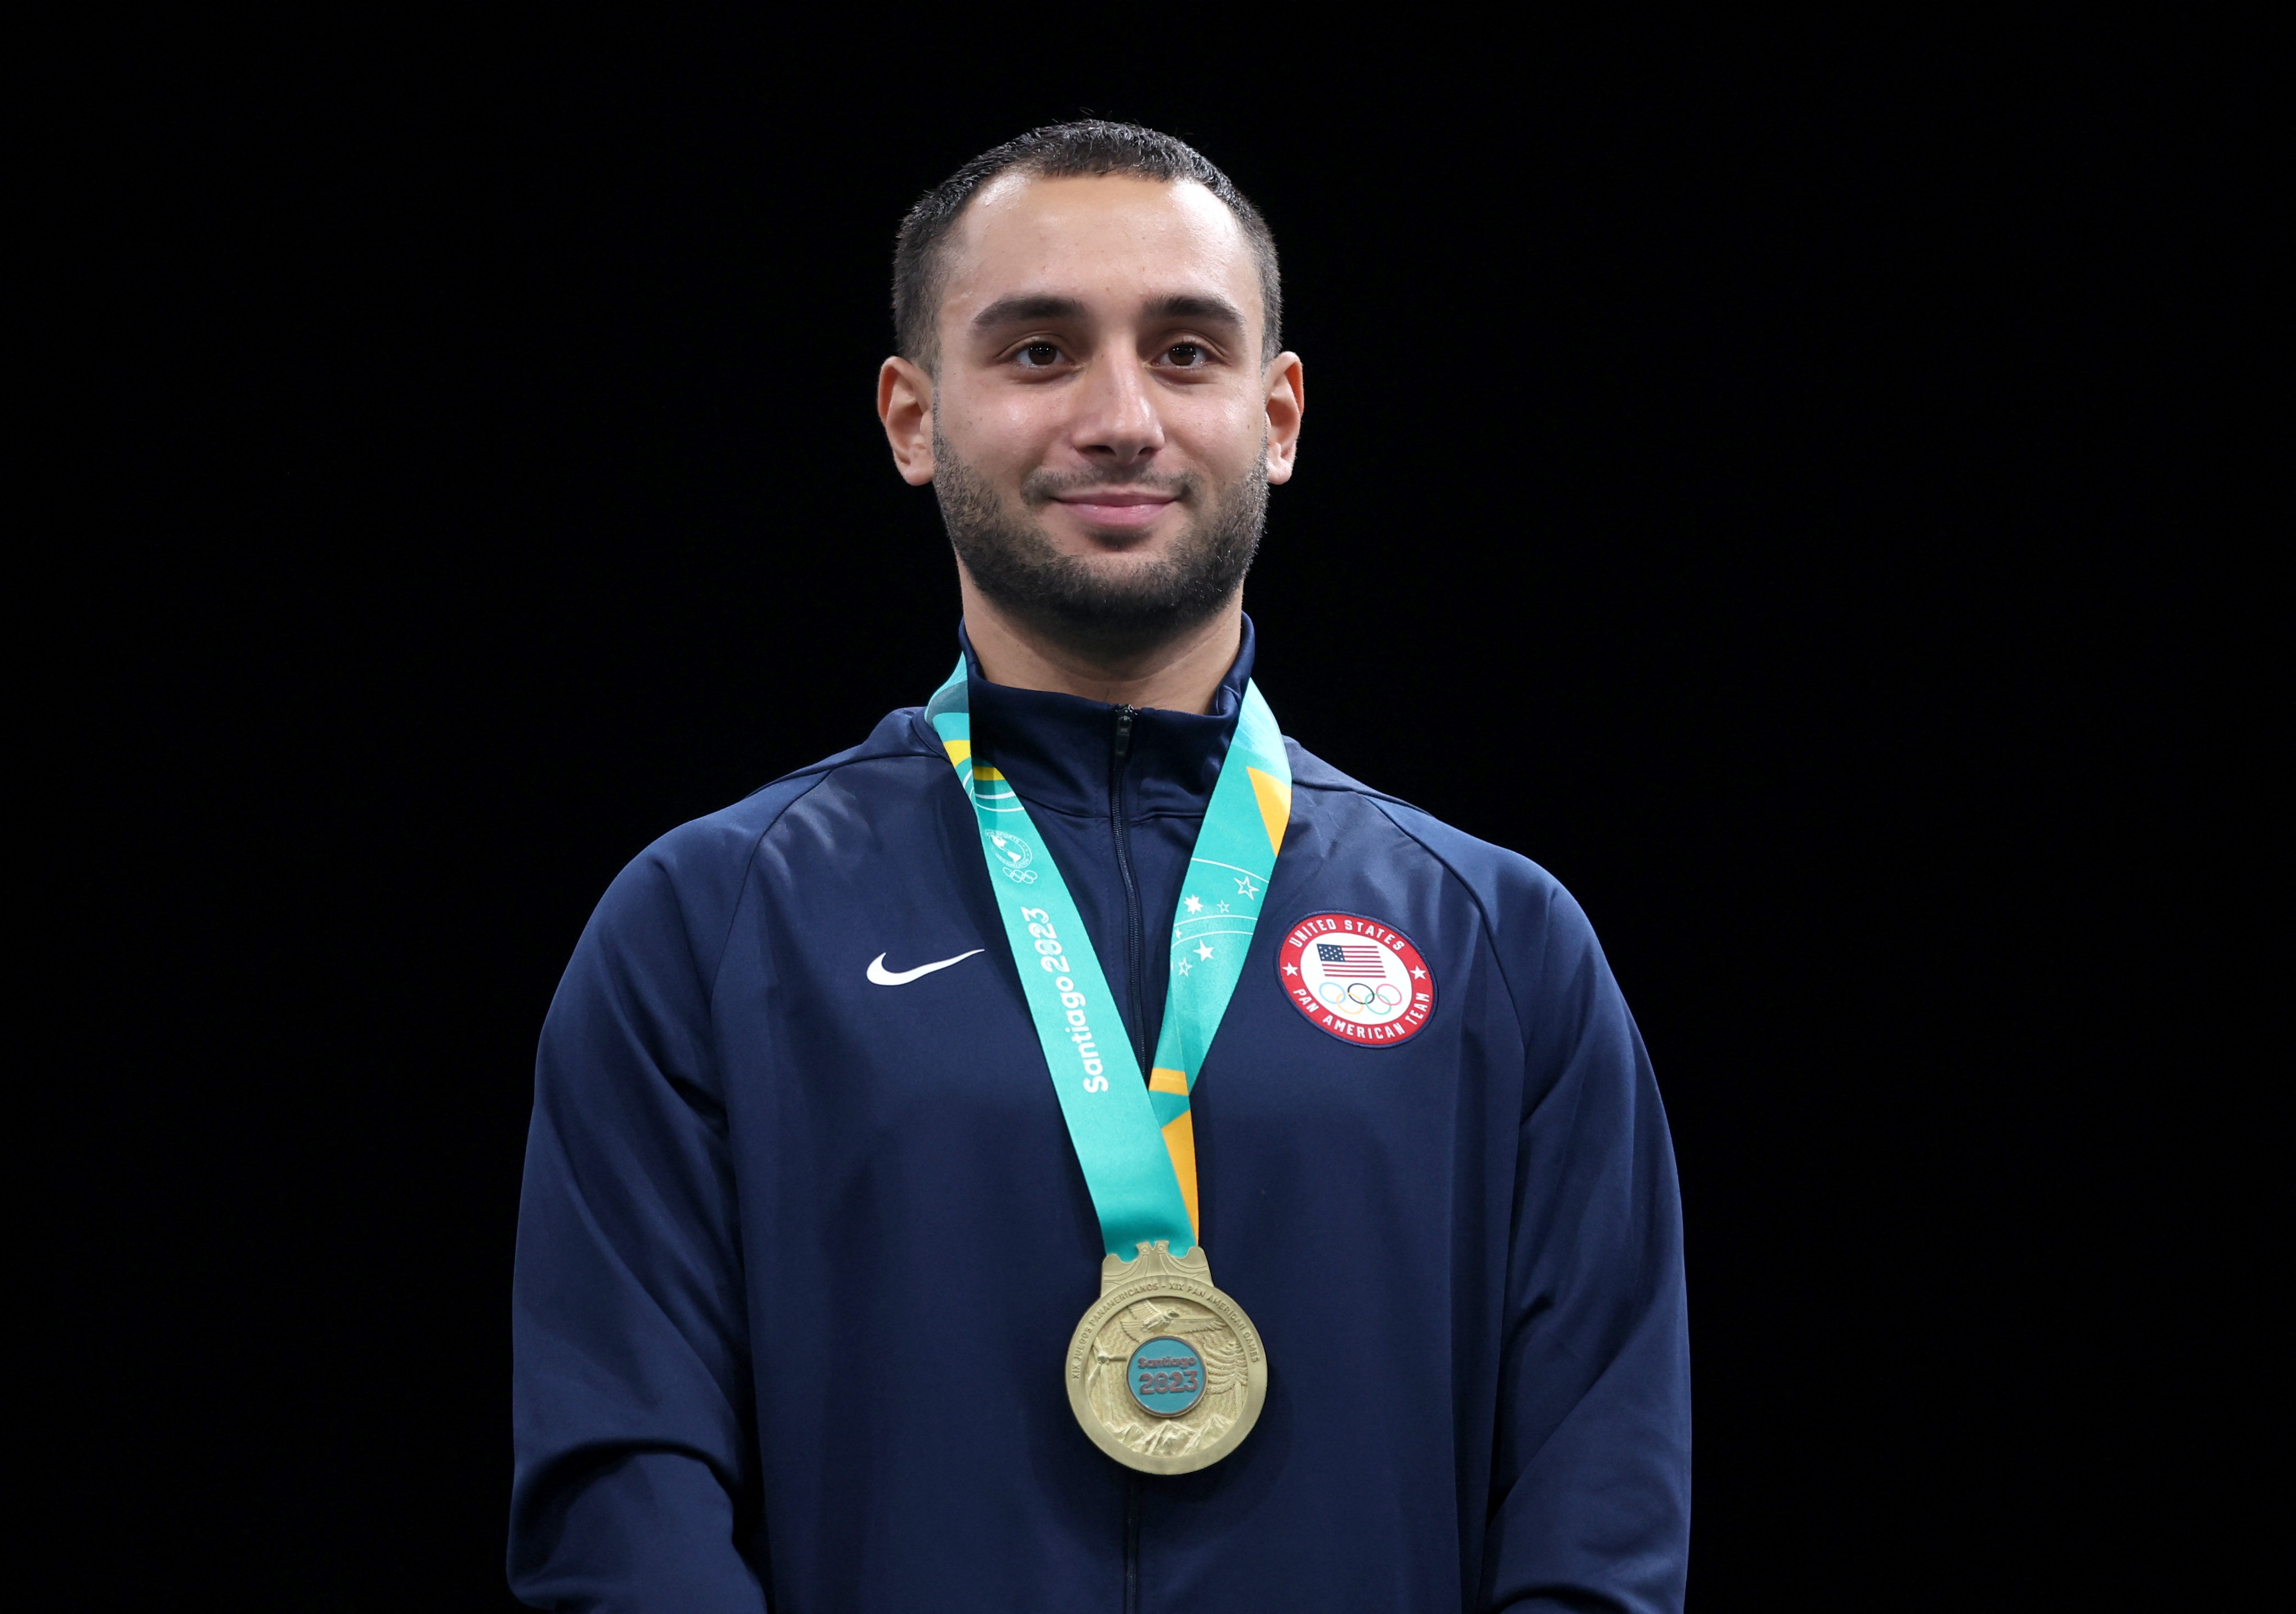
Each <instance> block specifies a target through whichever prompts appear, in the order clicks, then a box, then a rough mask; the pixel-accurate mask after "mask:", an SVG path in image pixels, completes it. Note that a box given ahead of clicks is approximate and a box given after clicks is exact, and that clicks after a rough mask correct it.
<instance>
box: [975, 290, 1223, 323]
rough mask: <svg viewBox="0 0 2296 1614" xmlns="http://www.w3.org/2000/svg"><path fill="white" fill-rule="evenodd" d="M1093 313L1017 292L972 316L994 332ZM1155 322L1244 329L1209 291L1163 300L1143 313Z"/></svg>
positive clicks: (1073, 302)
mask: <svg viewBox="0 0 2296 1614" xmlns="http://www.w3.org/2000/svg"><path fill="white" fill-rule="evenodd" d="M1089 312H1090V311H1089V310H1088V309H1087V308H1086V307H1085V306H1084V303H1083V301H1082V300H1081V299H1078V298H1073V297H1059V296H1055V295H1054V294H1053V293H1051V292H1025V291H1024V292H1016V293H1014V294H1013V296H1011V297H1000V298H998V299H996V301H995V302H993V303H991V304H989V305H988V307H985V308H983V309H982V310H981V311H980V313H978V314H976V315H973V316H972V328H973V329H974V330H975V331H993V330H995V329H996V328H997V327H998V326H1000V325H1022V324H1032V323H1034V322H1035V321H1037V320H1072V319H1083V318H1085V317H1086V316H1087V315H1088V313H1089ZM1141 312H1142V313H1144V314H1145V315H1147V316H1148V317H1149V318H1151V319H1174V320H1197V321H1201V323H1203V324H1210V325H1226V326H1227V327H1228V328H1229V329H1231V330H1235V331H1241V330H1242V329H1243V328H1244V319H1243V311H1242V309H1240V308H1238V307H1236V306H1235V305H1234V303H1232V302H1230V301H1228V300H1227V299H1226V298H1225V297H1216V296H1213V295H1211V294H1210V293H1209V292H1201V291H1195V292H1188V291H1183V292H1177V293H1175V294H1174V295H1172V296H1170V297H1159V298H1156V299H1152V300H1151V301H1150V302H1149V304H1148V305H1147V307H1144V309H1142V310H1141Z"/></svg>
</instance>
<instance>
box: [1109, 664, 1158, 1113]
mask: <svg viewBox="0 0 2296 1614" xmlns="http://www.w3.org/2000/svg"><path fill="white" fill-rule="evenodd" d="M1137 716H1139V709H1138V708H1136V707H1130V706H1119V707H1118V708H1117V709H1116V743H1115V747H1114V750H1113V751H1112V752H1111V755H1110V757H1109V762H1108V817H1109V824H1110V827H1111V830H1112V832H1114V834H1115V837H1116V872H1117V873H1118V874H1119V876H1120V877H1121V878H1122V879H1123V881H1124V978H1125V986H1126V990H1127V993H1128V996H1129V998H1130V1000H1131V1004H1132V1053H1133V1057H1134V1058H1135V1059H1136V1060H1138V1061H1140V1079H1141V1080H1142V1081H1146V1080H1147V1079H1148V1009H1147V1004H1146V1002H1145V999H1146V996H1147V992H1148V963H1147V953H1148V937H1147V931H1146V930H1145V928H1144V923H1143V921H1142V918H1141V914H1140V882H1139V881H1137V880H1136V879H1135V878H1134V877H1133V873H1132V826H1131V824H1130V823H1129V822H1128V820H1127V819H1126V817H1125V814H1124V767H1125V764H1126V763H1127V762H1128V761H1130V760H1131V757H1132V720H1133V718H1135V717H1137Z"/></svg>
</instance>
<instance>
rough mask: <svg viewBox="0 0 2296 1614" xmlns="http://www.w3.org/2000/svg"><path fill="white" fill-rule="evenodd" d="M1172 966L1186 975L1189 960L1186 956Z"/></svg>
mask: <svg viewBox="0 0 2296 1614" xmlns="http://www.w3.org/2000/svg"><path fill="white" fill-rule="evenodd" d="M1172 968H1174V969H1175V970H1177V971H1179V972H1180V973H1181V974H1183V975H1185V974H1186V973H1187V972H1188V961H1187V960H1186V959H1185V958H1184V959H1182V960H1181V961H1180V962H1179V963H1177V964H1174V965H1173V966H1172Z"/></svg>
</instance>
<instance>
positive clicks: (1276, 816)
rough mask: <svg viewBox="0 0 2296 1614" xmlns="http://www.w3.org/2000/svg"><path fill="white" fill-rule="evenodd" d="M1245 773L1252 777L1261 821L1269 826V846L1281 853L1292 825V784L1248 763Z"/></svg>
mask: <svg viewBox="0 0 2296 1614" xmlns="http://www.w3.org/2000/svg"><path fill="white" fill-rule="evenodd" d="M1243 771H1244V772H1245V773H1247V774H1251V794H1252V797H1253V799H1255V800H1257V801H1258V802H1259V821H1260V823H1264V824H1266V825H1267V844H1268V845H1269V846H1271V847H1273V848H1275V850H1276V851H1278V852H1281V851H1282V850H1283V832H1284V830H1285V829H1286V828H1287V827H1288V826H1289V825H1290V824H1291V823H1292V782H1291V781H1290V780H1289V779H1278V778H1276V777H1275V774H1263V773H1261V772H1260V771H1259V769H1258V768H1256V767H1254V766H1251V764H1250V763H1248V762H1247V763H1245V764H1244V765H1243Z"/></svg>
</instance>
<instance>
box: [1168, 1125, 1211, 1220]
mask: <svg viewBox="0 0 2296 1614" xmlns="http://www.w3.org/2000/svg"><path fill="white" fill-rule="evenodd" d="M1164 1147H1165V1149H1166V1150H1168V1151H1170V1153H1171V1156H1172V1175H1173V1176H1176V1177H1177V1178H1179V1179H1180V1198H1181V1199H1182V1200H1185V1201H1186V1202H1187V1207H1188V1229H1189V1231H1190V1232H1192V1233H1194V1234H1195V1235H1196V1236H1197V1237H1198V1238H1201V1237H1203V1231H1204V1225H1203V1221H1202V1219H1201V1217H1198V1216H1197V1215H1196V1123H1195V1119H1194V1112H1193V1111H1192V1110H1182V1111H1181V1112H1180V1113H1179V1114H1177V1115H1176V1116H1174V1117H1173V1118H1171V1119H1170V1120H1169V1121H1166V1122H1165V1123H1164Z"/></svg>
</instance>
